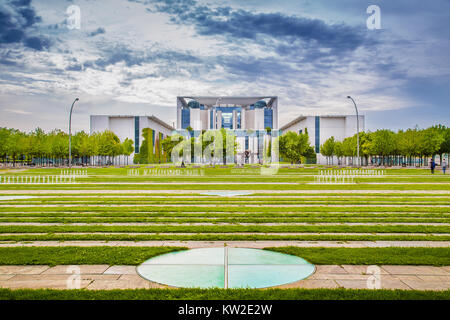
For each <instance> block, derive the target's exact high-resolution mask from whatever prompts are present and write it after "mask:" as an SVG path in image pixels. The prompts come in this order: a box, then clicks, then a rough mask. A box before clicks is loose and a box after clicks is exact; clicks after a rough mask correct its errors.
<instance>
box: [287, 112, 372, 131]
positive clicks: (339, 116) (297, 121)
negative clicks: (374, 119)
mask: <svg viewBox="0 0 450 320" xmlns="http://www.w3.org/2000/svg"><path fill="white" fill-rule="evenodd" d="M316 116H317V117H320V118H346V117H351V116H356V115H354V114H335V115H333V114H329V115H309V116H298V117H297V118H295V119H294V120H292V121H291V122H288V123H286V124H285V125H284V126H282V127H281V129H280V130H286V129H287V128H289V127H291V126H293V125H294V124H297V123H299V122H300V121H302V120H305V119H306V118H308V117H316ZM359 116H360V117H364V115H361V114H360V115H359Z"/></svg>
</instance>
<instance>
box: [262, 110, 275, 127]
mask: <svg viewBox="0 0 450 320" xmlns="http://www.w3.org/2000/svg"><path fill="white" fill-rule="evenodd" d="M267 127H269V128H270V129H273V110H272V109H264V129H266V128H267Z"/></svg>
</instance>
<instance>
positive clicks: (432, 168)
mask: <svg viewBox="0 0 450 320" xmlns="http://www.w3.org/2000/svg"><path fill="white" fill-rule="evenodd" d="M430 168H431V174H434V168H436V162H434V159H432V160H431V161H430Z"/></svg>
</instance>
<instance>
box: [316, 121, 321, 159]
mask: <svg viewBox="0 0 450 320" xmlns="http://www.w3.org/2000/svg"><path fill="white" fill-rule="evenodd" d="M316 153H320V117H316Z"/></svg>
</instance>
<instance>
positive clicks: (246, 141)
mask: <svg viewBox="0 0 450 320" xmlns="http://www.w3.org/2000/svg"><path fill="white" fill-rule="evenodd" d="M245 150H248V136H245Z"/></svg>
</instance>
